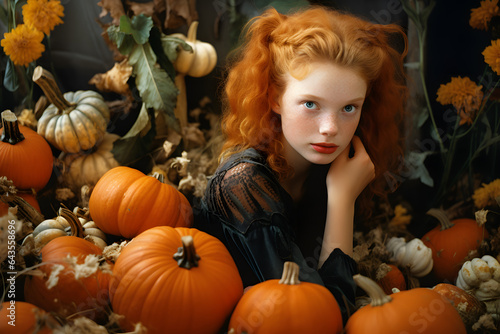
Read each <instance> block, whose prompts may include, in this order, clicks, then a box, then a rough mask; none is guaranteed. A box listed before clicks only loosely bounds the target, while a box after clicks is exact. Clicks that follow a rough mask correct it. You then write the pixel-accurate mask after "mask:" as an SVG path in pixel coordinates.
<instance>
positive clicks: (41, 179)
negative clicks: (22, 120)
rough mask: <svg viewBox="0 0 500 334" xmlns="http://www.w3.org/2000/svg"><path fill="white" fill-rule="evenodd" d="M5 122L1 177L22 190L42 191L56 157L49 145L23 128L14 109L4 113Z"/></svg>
mask: <svg viewBox="0 0 500 334" xmlns="http://www.w3.org/2000/svg"><path fill="white" fill-rule="evenodd" d="M2 122H3V133H2V136H1V137H0V176H6V177H7V179H9V180H12V182H13V183H14V185H15V186H16V188H18V189H30V188H33V189H35V191H38V190H40V189H42V188H43V187H45V185H46V184H47V183H48V182H49V179H50V176H51V175H52V167H53V161H54V157H53V156H52V150H51V148H50V146H49V144H48V143H47V142H46V141H45V139H44V138H43V137H42V136H40V135H39V134H38V133H36V132H35V131H33V130H31V129H30V128H28V127H25V126H22V125H19V124H18V122H17V117H16V115H15V114H14V113H13V112H11V111H10V110H5V111H3V112H2Z"/></svg>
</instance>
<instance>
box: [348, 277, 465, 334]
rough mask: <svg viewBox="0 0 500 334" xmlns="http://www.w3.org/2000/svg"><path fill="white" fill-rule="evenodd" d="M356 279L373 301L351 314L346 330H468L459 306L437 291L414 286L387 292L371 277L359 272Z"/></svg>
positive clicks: (377, 333) (437, 333) (382, 333)
mask: <svg viewBox="0 0 500 334" xmlns="http://www.w3.org/2000/svg"><path fill="white" fill-rule="evenodd" d="M354 281H355V282H356V284H358V286H359V287H360V288H362V289H363V290H365V292H366V293H367V294H368V296H369V297H370V298H371V300H372V301H371V304H370V305H366V306H364V307H362V308H360V309H358V310H357V311H356V312H354V314H353V315H352V316H351V317H350V318H349V320H348V321H347V324H346V334H366V333H370V334H386V333H415V334H416V333H426V334H444V333H453V334H466V330H465V325H464V323H463V322H462V319H461V318H460V315H459V314H458V312H457V310H455V308H454V307H453V306H452V305H451V304H450V303H449V302H448V301H446V300H445V299H444V298H442V297H441V295H440V294H439V293H437V292H436V291H433V290H431V289H427V288H414V289H410V290H407V291H401V292H396V293H393V294H391V295H386V294H385V293H384V291H382V288H380V286H379V285H378V284H377V283H376V282H375V281H373V280H371V279H369V278H368V277H364V276H361V275H355V276H354Z"/></svg>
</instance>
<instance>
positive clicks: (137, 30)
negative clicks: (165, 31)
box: [120, 14, 153, 44]
mask: <svg viewBox="0 0 500 334" xmlns="http://www.w3.org/2000/svg"><path fill="white" fill-rule="evenodd" d="M151 28H153V19H152V18H151V17H149V16H146V15H144V14H140V15H137V16H134V17H133V18H132V20H130V18H129V17H128V16H126V15H122V16H121V17H120V31H121V32H123V33H126V34H129V35H132V37H133V38H134V41H135V42H136V43H137V44H144V43H146V42H147V41H148V39H149V32H150V31H151Z"/></svg>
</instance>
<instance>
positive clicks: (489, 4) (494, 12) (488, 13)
mask: <svg viewBox="0 0 500 334" xmlns="http://www.w3.org/2000/svg"><path fill="white" fill-rule="evenodd" d="M497 5H498V0H484V1H481V7H479V8H474V9H471V14H470V20H469V24H470V26H471V27H472V28H474V29H480V30H487V29H488V23H490V21H491V18H492V17H493V16H498V15H499V14H500V13H499V8H498V6H497Z"/></svg>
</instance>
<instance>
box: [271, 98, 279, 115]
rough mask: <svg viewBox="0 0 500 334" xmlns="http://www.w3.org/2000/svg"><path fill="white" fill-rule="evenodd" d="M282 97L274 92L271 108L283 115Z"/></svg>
mask: <svg viewBox="0 0 500 334" xmlns="http://www.w3.org/2000/svg"><path fill="white" fill-rule="evenodd" d="M279 100H280V97H279V96H277V95H276V94H273V97H272V98H271V110H272V111H274V112H275V113H277V114H278V115H281V106H280V101H279Z"/></svg>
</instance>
